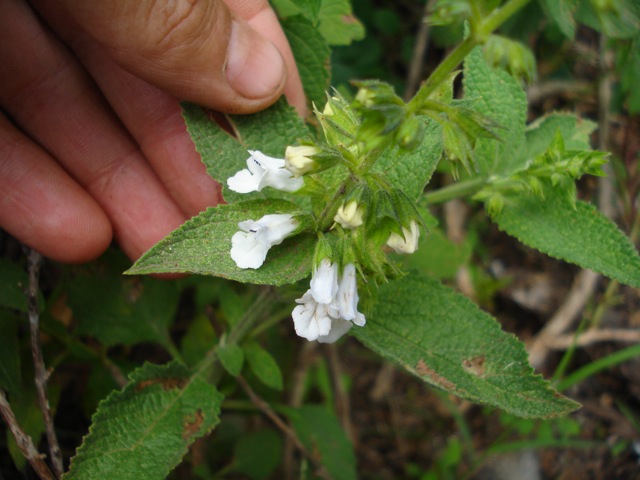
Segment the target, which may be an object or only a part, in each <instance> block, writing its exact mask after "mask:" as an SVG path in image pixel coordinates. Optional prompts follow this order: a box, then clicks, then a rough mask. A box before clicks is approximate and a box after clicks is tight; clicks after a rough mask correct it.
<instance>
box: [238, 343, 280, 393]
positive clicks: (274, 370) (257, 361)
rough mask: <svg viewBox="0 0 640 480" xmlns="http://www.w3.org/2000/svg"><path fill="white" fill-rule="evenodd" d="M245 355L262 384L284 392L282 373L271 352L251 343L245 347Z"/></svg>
mask: <svg viewBox="0 0 640 480" xmlns="http://www.w3.org/2000/svg"><path fill="white" fill-rule="evenodd" d="M244 353H245V356H246V358H247V363H248V364H249V368H251V371H252V372H253V373H254V374H255V375H256V377H258V378H259V379H260V381H261V382H262V383H264V384H265V385H266V386H267V387H270V388H273V389H274V390H278V391H279V390H282V372H280V367H279V366H278V364H277V363H276V361H275V360H274V359H273V357H272V356H271V354H270V353H269V352H267V351H266V350H265V349H264V348H262V347H261V346H260V345H258V344H257V343H250V344H248V345H246V346H245V347H244Z"/></svg>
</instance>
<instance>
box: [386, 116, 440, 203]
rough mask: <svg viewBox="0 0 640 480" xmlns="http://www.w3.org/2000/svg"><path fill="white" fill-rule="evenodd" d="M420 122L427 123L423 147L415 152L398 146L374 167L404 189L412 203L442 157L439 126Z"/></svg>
mask: <svg viewBox="0 0 640 480" xmlns="http://www.w3.org/2000/svg"><path fill="white" fill-rule="evenodd" d="M420 120H421V121H423V122H425V127H426V128H425V134H424V139H423V141H422V143H421V144H420V146H419V147H418V148H416V149H415V150H412V151H405V150H402V149H399V148H397V147H396V148H393V149H387V150H386V151H385V153H384V154H383V155H382V156H381V158H380V159H379V160H378V161H377V162H376V164H375V166H374V168H373V171H374V172H377V173H380V174H382V175H383V176H384V178H385V179H386V180H387V181H388V182H389V183H391V184H392V185H393V186H395V187H397V188H400V189H401V190H403V191H404V193H406V195H407V197H409V198H410V199H411V200H417V198H418V197H419V196H420V195H421V194H422V192H423V190H424V187H425V185H427V184H428V183H429V180H431V175H433V172H434V170H435V169H436V166H437V165H438V160H439V159H440V155H441V154H442V134H441V127H440V125H439V124H438V123H437V122H435V121H433V120H428V119H426V118H424V117H423V118H421V119H420Z"/></svg>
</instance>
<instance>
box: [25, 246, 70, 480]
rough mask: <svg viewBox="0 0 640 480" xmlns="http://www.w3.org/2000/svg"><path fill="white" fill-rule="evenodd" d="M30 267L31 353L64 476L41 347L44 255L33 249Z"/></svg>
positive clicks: (57, 470)
mask: <svg viewBox="0 0 640 480" xmlns="http://www.w3.org/2000/svg"><path fill="white" fill-rule="evenodd" d="M27 263H28V266H29V267H28V268H29V288H28V291H27V302H28V310H29V326H30V329H31V353H32V355H33V365H34V369H35V383H36V392H37V397H38V405H39V407H40V410H42V416H43V418H44V423H45V427H46V432H47V442H48V443H49V453H50V455H51V463H52V465H53V472H54V474H55V476H56V478H60V477H62V473H63V468H62V454H61V453H60V445H59V444H58V438H57V437H56V432H55V429H54V426H53V418H52V416H51V408H50V406H49V400H48V399H47V377H48V374H47V371H46V369H45V366H44V359H43V358H42V349H41V348H40V314H39V310H38V291H39V287H38V281H39V277H40V266H41V265H42V255H40V253H38V252H36V251H35V250H31V251H30V252H29V256H28V258H27Z"/></svg>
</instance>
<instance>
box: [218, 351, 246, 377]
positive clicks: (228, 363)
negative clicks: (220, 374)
mask: <svg viewBox="0 0 640 480" xmlns="http://www.w3.org/2000/svg"><path fill="white" fill-rule="evenodd" d="M218 358H219V359H220V363H222V366H223V367H224V369H225V370H226V371H227V372H229V374H231V375H233V376H234V377H237V376H238V375H240V372H241V371H242V365H243V364H244V352H243V351H242V348H240V347H239V346H238V345H237V344H235V343H230V344H228V345H224V346H222V347H220V348H219V349H218Z"/></svg>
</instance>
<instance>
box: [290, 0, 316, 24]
mask: <svg viewBox="0 0 640 480" xmlns="http://www.w3.org/2000/svg"><path fill="white" fill-rule="evenodd" d="M291 3H293V4H294V5H295V6H296V7H298V8H299V9H300V11H301V12H302V14H303V15H304V16H305V17H307V18H308V19H309V20H311V22H312V23H313V24H314V25H315V24H316V23H317V21H318V16H319V15H320V8H321V7H322V0H291Z"/></svg>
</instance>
